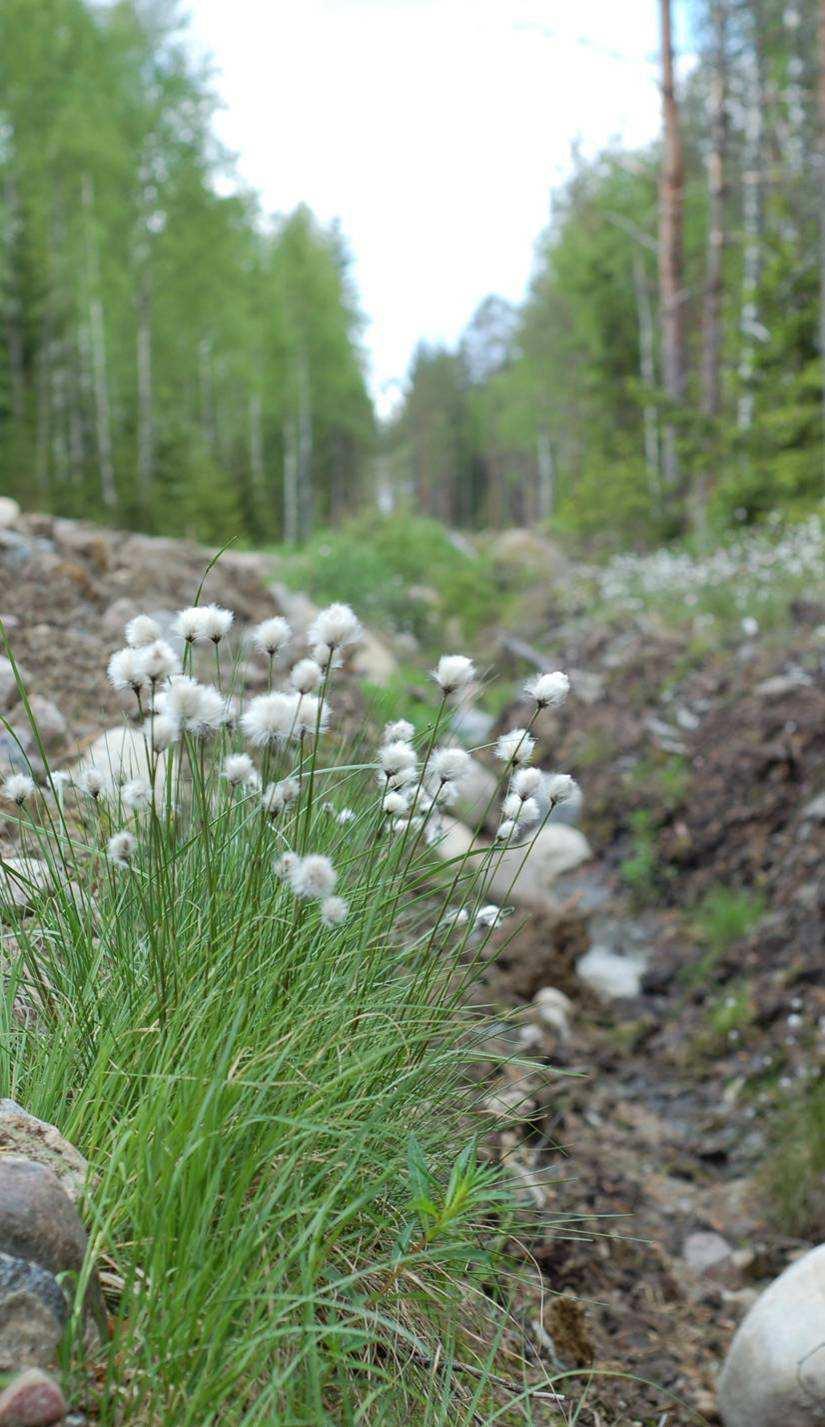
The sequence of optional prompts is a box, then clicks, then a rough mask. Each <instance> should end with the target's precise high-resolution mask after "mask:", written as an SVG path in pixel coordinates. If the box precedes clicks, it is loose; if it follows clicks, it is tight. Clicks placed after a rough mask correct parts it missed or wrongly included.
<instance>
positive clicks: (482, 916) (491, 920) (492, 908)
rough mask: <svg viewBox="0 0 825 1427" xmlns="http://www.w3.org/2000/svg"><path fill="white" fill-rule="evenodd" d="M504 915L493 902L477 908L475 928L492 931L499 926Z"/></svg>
mask: <svg viewBox="0 0 825 1427" xmlns="http://www.w3.org/2000/svg"><path fill="white" fill-rule="evenodd" d="M504 917H505V914H504V912H503V911H502V909H501V907H497V906H496V904H495V902H488V903H487V906H486V907H479V909H478V911H477V912H476V915H475V923H476V926H479V927H489V928H490V930H492V929H493V928H495V927H498V926H501V923H502V922H503V921H504Z"/></svg>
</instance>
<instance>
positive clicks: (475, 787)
mask: <svg viewBox="0 0 825 1427" xmlns="http://www.w3.org/2000/svg"><path fill="white" fill-rule="evenodd" d="M458 786H459V793H458V801H457V802H456V805H455V810H456V813H457V814H458V816H459V817H460V819H461V821H462V822H463V823H466V824H467V826H468V827H476V828H477V827H481V826H482V825H483V824H484V823H485V822H488V821H489V820H490V818H491V817H495V815H496V813H497V811H498V808H497V802H500V800H501V799H500V797H499V798H498V799H497V797H496V793H497V789H498V779H497V778H496V776H495V774H494V773H491V771H490V769H489V768H485V766H484V764H483V763H480V762H479V760H478V759H477V758H471V759H470V766H469V768H468V770H467V772H466V774H465V775H464V777H463V778H462V779H461V782H460V783H459V785H458Z"/></svg>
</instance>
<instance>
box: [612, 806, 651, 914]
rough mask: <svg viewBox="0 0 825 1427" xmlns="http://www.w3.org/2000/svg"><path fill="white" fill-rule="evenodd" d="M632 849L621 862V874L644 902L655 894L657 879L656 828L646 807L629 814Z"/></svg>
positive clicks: (638, 898)
mask: <svg viewBox="0 0 825 1427" xmlns="http://www.w3.org/2000/svg"><path fill="white" fill-rule="evenodd" d="M630 831H631V844H632V851H631V853H630V856H629V857H626V858H625V859H624V861H623V862H622V864H621V868H620V871H621V874H622V877H623V878H624V880H625V882H626V883H627V885H628V887H629V888H630V889H631V891H632V892H633V895H634V896H635V897H636V899H637V900H638V901H639V902H640V903H646V902H649V901H650V900H651V898H652V897H653V896H654V895H655V891H656V881H657V862H658V858H657V852H656V830H655V827H654V823H653V816H652V814H651V813H650V811H649V810H648V809H647V808H639V809H638V810H637V811H636V812H634V813H631V815H630Z"/></svg>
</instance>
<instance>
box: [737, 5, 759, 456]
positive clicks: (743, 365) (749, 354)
mask: <svg viewBox="0 0 825 1427" xmlns="http://www.w3.org/2000/svg"><path fill="white" fill-rule="evenodd" d="M753 30H754V33H753V45H752V48H751V49H750V50H749V51H748V54H747V56H746V60H747V71H746V73H747V85H748V93H747V112H746V118H745V153H744V173H743V176H742V177H743V183H744V196H743V202H742V221H743V226H744V230H745V231H744V243H743V248H744V252H743V260H742V311H741V315H740V318H739V333H740V339H741V348H740V356H739V384H740V392H739V403H738V410H737V424H738V426H739V430H740V431H749V430H750V428H751V426H752V425H753V413H754V404H755V403H754V391H753V379H754V372H755V370H756V343H757V342H758V341H759V340H761V337H762V328H761V326H760V323H759V306H758V302H757V292H758V288H759V279H760V276H761V270H762V216H763V215H762V171H763V154H762V141H763V122H762V106H763V103H764V84H763V74H762V68H763V61H762V14H761V5H760V4H758V3H755V4H754V6H753Z"/></svg>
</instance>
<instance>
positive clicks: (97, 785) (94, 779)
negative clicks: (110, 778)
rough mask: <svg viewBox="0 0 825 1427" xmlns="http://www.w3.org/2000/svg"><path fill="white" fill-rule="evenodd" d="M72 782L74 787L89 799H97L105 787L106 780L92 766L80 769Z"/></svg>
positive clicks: (97, 769) (98, 770)
mask: <svg viewBox="0 0 825 1427" xmlns="http://www.w3.org/2000/svg"><path fill="white" fill-rule="evenodd" d="M74 781H75V787H76V788H79V789H80V791H81V793H85V794H86V796H87V797H89V798H99V797H100V795H101V793H102V792H103V789H104V788H105V787H106V779H105V778H104V776H103V774H102V773H101V771H100V769H99V768H95V767H94V765H93V764H92V765H91V766H90V767H88V768H83V769H81V771H80V772H79V773H78V775H77V777H76V778H75V780H74Z"/></svg>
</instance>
